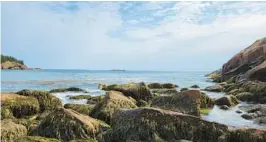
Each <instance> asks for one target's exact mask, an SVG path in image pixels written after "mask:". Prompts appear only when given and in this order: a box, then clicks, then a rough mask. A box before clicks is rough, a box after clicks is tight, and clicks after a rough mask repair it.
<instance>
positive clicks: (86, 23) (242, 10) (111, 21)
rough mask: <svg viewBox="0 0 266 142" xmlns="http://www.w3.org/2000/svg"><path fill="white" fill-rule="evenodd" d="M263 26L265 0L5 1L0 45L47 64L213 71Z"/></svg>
mask: <svg viewBox="0 0 266 142" xmlns="http://www.w3.org/2000/svg"><path fill="white" fill-rule="evenodd" d="M265 25H266V2H199V1H198V2H1V40H2V44H1V50H2V54H5V55H11V56H14V57H16V58H18V59H22V60H24V63H25V64H26V65H28V66H29V67H40V68H45V69H88V70H109V69H126V70H158V71H211V70H216V69H219V68H221V67H222V65H223V64H224V63H225V62H227V61H228V60H229V59H230V58H231V57H232V56H233V55H235V54H236V53H238V52H239V51H240V50H242V49H244V48H246V47H248V46H249V45H251V44H252V43H253V42H254V41H256V40H257V39H260V38H263V37H266V28H265Z"/></svg>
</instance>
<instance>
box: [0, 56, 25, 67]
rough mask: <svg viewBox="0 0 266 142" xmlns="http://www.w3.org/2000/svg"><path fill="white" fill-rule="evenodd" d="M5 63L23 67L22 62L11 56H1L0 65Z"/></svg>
mask: <svg viewBox="0 0 266 142" xmlns="http://www.w3.org/2000/svg"><path fill="white" fill-rule="evenodd" d="M7 61H10V62H17V63H20V64H22V65H24V62H23V61H22V60H18V59H16V58H14V57H12V56H5V55H2V54H1V63H4V62H7Z"/></svg>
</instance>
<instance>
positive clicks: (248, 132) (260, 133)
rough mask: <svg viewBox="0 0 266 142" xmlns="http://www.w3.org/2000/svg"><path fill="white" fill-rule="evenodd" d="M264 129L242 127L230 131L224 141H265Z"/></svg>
mask: <svg viewBox="0 0 266 142" xmlns="http://www.w3.org/2000/svg"><path fill="white" fill-rule="evenodd" d="M265 141H266V131H265V130H259V129H248V128H242V129H237V130H234V131H231V132H230V135H228V137H227V141H226V142H265Z"/></svg>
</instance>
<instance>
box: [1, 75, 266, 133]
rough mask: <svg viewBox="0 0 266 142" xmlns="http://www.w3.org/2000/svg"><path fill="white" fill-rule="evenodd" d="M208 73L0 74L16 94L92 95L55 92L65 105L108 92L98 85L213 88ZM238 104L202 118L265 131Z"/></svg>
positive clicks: (4, 89) (213, 94) (4, 86)
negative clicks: (76, 97) (79, 97)
mask: <svg viewBox="0 0 266 142" xmlns="http://www.w3.org/2000/svg"><path fill="white" fill-rule="evenodd" d="M207 73H209V72H195V71H193V72H158V71H125V72H123V71H87V70H26V71H25V70H24V71H23V70H4V71H2V72H1V92H15V91H19V90H22V89H36V90H46V91H49V90H50V89H54V88H66V87H79V88H82V89H85V90H86V91H88V92H89V93H82V92H62V93H53V94H54V95H55V96H57V97H58V98H60V99H61V100H62V102H63V104H65V103H76V104H86V103H87V100H71V99H69V97H68V96H74V95H81V94H91V95H95V96H97V95H101V94H104V93H105V92H104V91H102V90H99V89H98V88H97V87H98V84H99V83H103V84H121V83H129V82H146V83H150V82H161V83H166V82H171V83H175V84H177V85H178V86H179V88H189V87H190V86H192V85H195V84H196V85H199V86H200V88H201V89H204V88H205V87H207V86H211V85H214V83H213V82H210V81H208V79H207V78H206V77H204V76H205V74H207ZM203 92H205V93H206V94H207V95H208V96H210V97H211V98H219V97H222V96H224V95H225V93H216V92H206V91H203ZM243 105H247V104H244V103H242V104H239V105H237V106H235V107H231V108H230V109H229V110H222V109H220V108H219V107H217V106H214V107H213V109H212V110H211V111H210V113H209V115H206V116H202V117H203V119H206V120H209V121H215V122H219V123H222V124H226V125H230V126H235V127H251V128H261V129H266V126H265V125H258V124H254V123H253V121H250V120H245V119H243V118H242V117H241V114H238V113H236V112H235V111H236V110H238V109H239V106H243Z"/></svg>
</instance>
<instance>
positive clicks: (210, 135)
mask: <svg viewBox="0 0 266 142" xmlns="http://www.w3.org/2000/svg"><path fill="white" fill-rule="evenodd" d="M111 125H112V129H111V130H109V131H107V132H106V133H105V134H103V139H104V140H105V142H111V141H116V142H125V141H143V142H144V141H145V142H148V141H151V142H159V141H169V142H172V141H178V140H180V139H185V140H189V141H202V142H203V141H218V139H219V138H220V137H221V136H223V135H225V134H227V133H228V131H229V130H228V127H227V126H226V125H222V124H218V123H215V122H208V121H205V120H202V119H200V118H199V117H195V116H191V115H186V114H181V113H178V112H173V111H167V110H162V109H156V108H136V109H129V110H128V109H120V110H118V111H116V113H115V114H114V117H113V119H112V124H111Z"/></svg>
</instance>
